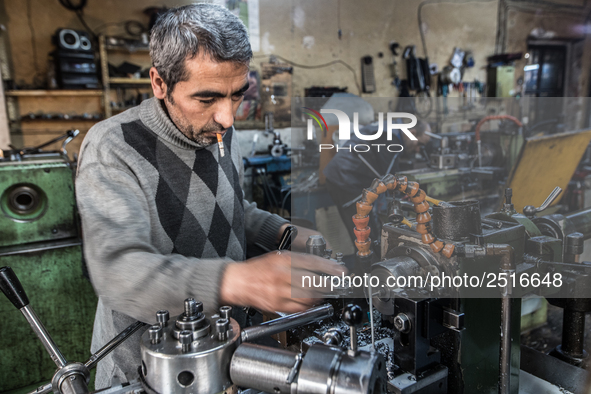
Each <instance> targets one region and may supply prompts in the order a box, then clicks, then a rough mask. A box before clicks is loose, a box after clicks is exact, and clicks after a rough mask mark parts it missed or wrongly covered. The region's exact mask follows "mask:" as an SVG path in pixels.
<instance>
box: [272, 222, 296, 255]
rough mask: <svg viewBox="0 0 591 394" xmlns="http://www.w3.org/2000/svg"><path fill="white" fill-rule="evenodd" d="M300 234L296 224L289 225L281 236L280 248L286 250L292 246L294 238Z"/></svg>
mask: <svg viewBox="0 0 591 394" xmlns="http://www.w3.org/2000/svg"><path fill="white" fill-rule="evenodd" d="M297 236H298V228H297V227H296V226H291V225H290V226H287V228H286V229H285V231H283V235H282V236H281V241H279V247H278V248H277V249H278V250H286V249H289V248H291V243H292V242H293V240H294V239H295V238H296V237H297Z"/></svg>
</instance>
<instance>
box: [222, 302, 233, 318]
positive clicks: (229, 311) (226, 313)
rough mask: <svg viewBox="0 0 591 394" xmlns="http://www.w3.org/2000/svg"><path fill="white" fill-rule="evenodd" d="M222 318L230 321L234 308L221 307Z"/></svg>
mask: <svg viewBox="0 0 591 394" xmlns="http://www.w3.org/2000/svg"><path fill="white" fill-rule="evenodd" d="M220 317H221V318H222V319H228V320H230V317H232V307H231V306H227V305H226V306H222V307H220Z"/></svg>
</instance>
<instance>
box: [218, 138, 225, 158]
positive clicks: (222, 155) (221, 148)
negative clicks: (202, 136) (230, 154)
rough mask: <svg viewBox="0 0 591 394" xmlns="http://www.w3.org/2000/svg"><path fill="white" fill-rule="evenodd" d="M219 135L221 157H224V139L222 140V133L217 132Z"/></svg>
mask: <svg viewBox="0 0 591 394" xmlns="http://www.w3.org/2000/svg"><path fill="white" fill-rule="evenodd" d="M217 136H218V146H219V147H220V157H224V154H225V152H224V141H222V135H221V134H220V133H218V134H217Z"/></svg>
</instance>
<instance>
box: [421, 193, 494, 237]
mask: <svg viewBox="0 0 591 394" xmlns="http://www.w3.org/2000/svg"><path fill="white" fill-rule="evenodd" d="M450 204H451V205H452V206H447V207H441V206H434V207H433V222H432V223H433V234H434V235H435V236H436V237H437V238H439V239H445V240H452V241H459V240H461V239H462V238H467V237H469V236H470V234H482V228H481V226H480V207H479V203H478V201H476V200H466V201H454V202H450Z"/></svg>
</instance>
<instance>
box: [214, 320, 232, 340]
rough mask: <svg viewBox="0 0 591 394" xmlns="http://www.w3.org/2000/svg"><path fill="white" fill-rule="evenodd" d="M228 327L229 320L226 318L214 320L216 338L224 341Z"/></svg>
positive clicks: (226, 337)
mask: <svg viewBox="0 0 591 394" xmlns="http://www.w3.org/2000/svg"><path fill="white" fill-rule="evenodd" d="M229 329H230V321H229V320H228V319H218V320H217V321H216V322H215V332H216V334H217V336H218V340H220V341H225V340H226V339H228V330H229Z"/></svg>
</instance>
